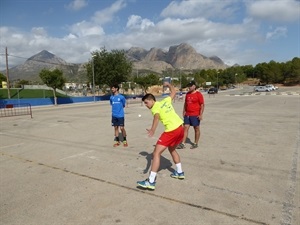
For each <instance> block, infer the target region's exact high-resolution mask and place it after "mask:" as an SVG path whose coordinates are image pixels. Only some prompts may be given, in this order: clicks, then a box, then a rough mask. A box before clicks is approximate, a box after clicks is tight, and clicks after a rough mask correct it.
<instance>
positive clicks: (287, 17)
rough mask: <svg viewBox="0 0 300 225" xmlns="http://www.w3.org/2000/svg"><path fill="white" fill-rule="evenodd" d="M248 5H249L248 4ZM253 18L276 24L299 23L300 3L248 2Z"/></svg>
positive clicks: (288, 0)
mask: <svg viewBox="0 0 300 225" xmlns="http://www.w3.org/2000/svg"><path fill="white" fill-rule="evenodd" d="M247 3H248V4H247ZM246 4H247V6H248V13H249V15H250V16H251V17H254V18H256V19H260V20H268V21H274V22H298V23H299V19H300V9H299V8H300V1H297V0H259V1H246Z"/></svg>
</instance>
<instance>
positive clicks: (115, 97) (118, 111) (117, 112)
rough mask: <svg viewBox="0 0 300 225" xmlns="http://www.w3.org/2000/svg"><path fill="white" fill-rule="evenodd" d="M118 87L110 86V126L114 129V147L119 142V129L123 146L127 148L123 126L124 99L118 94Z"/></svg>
mask: <svg viewBox="0 0 300 225" xmlns="http://www.w3.org/2000/svg"><path fill="white" fill-rule="evenodd" d="M119 89H120V87H119V85H117V84H115V85H113V86H111V92H112V96H110V99H109V101H110V105H111V108H112V118H111V125H112V126H113V127H114V134H115V138H114V145H113V146H114V147H117V146H119V145H120V144H121V143H120V140H119V129H120V130H121V133H122V136H123V146H124V147H127V146H128V143H127V139H126V136H127V134H126V130H125V128H124V126H125V114H124V108H125V106H126V99H125V97H124V96H123V95H121V94H120V93H119Z"/></svg>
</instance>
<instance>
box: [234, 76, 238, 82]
mask: <svg viewBox="0 0 300 225" xmlns="http://www.w3.org/2000/svg"><path fill="white" fill-rule="evenodd" d="M237 75H238V74H237V73H236V74H234V83H235V84H236V76H237Z"/></svg>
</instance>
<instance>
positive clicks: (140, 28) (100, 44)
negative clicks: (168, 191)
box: [0, 0, 300, 70]
mask: <svg viewBox="0 0 300 225" xmlns="http://www.w3.org/2000/svg"><path fill="white" fill-rule="evenodd" d="M181 43H187V44H189V45H191V46H192V47H193V48H194V49H195V50H196V51H197V52H198V53H200V54H202V55H204V56H207V57H211V56H218V57H219V58H221V59H222V60H223V62H224V63H226V64H228V65H229V66H232V65H234V64H239V65H253V66H255V65H256V64H258V63H263V62H270V61H271V60H274V61H276V62H286V61H289V60H292V59H293V58H294V57H300V0H176V1H171V0H1V1H0V59H1V61H0V70H4V69H5V68H6V57H5V52H6V48H7V52H8V67H9V68H11V67H13V66H16V65H19V64H22V63H24V62H25V61H26V59H28V58H29V57H31V56H33V55H35V54H37V53H39V52H40V51H42V50H47V51H49V52H51V53H53V54H55V55H56V56H58V57H60V58H62V59H64V60H65V61H67V62H68V63H84V62H87V61H89V60H90V59H91V53H92V52H93V51H97V50H100V49H102V48H105V49H107V50H108V51H110V50H114V49H119V50H121V49H124V50H128V49H129V48H131V47H141V48H144V49H146V50H150V49H151V48H161V49H163V50H165V51H168V49H169V47H170V46H174V45H179V44H181Z"/></svg>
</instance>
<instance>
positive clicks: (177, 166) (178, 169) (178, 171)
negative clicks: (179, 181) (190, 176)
mask: <svg viewBox="0 0 300 225" xmlns="http://www.w3.org/2000/svg"><path fill="white" fill-rule="evenodd" d="M176 171H177V173H182V168H181V163H177V164H176Z"/></svg>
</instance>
